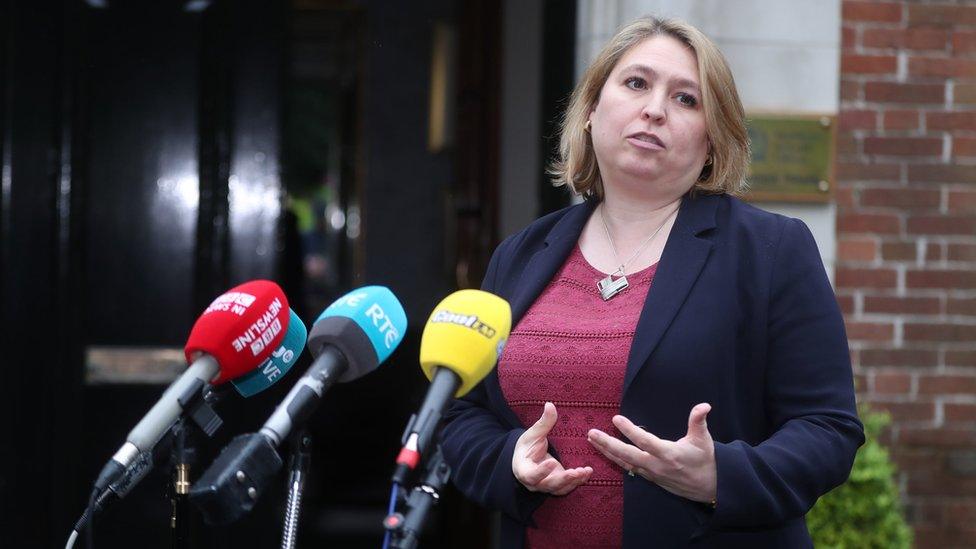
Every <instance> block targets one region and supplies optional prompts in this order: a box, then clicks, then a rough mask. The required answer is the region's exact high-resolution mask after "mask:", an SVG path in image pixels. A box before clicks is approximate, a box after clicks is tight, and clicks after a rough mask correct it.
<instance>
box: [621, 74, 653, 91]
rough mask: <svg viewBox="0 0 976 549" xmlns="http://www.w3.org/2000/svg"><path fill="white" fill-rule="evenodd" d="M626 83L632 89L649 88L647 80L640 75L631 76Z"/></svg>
mask: <svg viewBox="0 0 976 549" xmlns="http://www.w3.org/2000/svg"><path fill="white" fill-rule="evenodd" d="M624 85H625V86H627V87H628V88H630V89H632V90H643V89H646V88H647V82H645V81H644V79H643V78H641V77H639V76H631V77H630V78H628V79H627V80H625V81H624Z"/></svg>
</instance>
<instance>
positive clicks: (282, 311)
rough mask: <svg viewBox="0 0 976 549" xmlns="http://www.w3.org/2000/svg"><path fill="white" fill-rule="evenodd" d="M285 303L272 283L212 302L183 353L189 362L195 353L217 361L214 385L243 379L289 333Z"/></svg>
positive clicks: (260, 283) (242, 289) (233, 292)
mask: <svg viewBox="0 0 976 549" xmlns="http://www.w3.org/2000/svg"><path fill="white" fill-rule="evenodd" d="M288 311H289V309H288V299H287V298H286V297H285V293H284V292H283V291H282V290H281V288H280V287H279V286H278V285H277V284H275V283H274V282H271V281H268V280H252V281H250V282H245V283H244V284H241V285H240V286H236V287H234V288H231V289H230V291H228V292H226V293H224V294H222V295H221V296H220V297H218V298H217V299H215V300H213V302H212V303H211V304H210V306H209V307H207V309H206V310H205V311H204V312H203V314H202V315H200V318H198V319H197V321H196V323H195V324H194V325H193V329H192V330H191V331H190V337H189V339H188V340H187V342H186V347H185V348H184V353H186V360H187V362H192V361H193V360H194V359H195V358H196V355H197V353H207V354H209V355H211V356H213V357H214V358H215V359H217V364H219V365H220V374H219V375H218V376H217V378H216V379H215V380H214V381H213V383H215V384H216V383H223V382H225V381H228V380H231V379H234V378H236V377H239V376H241V375H244V374H246V373H248V372H250V371H251V370H254V369H255V368H257V367H258V365H259V364H261V363H262V362H264V361H265V360H266V359H267V358H268V357H269V356H270V355H271V352H272V351H274V350H275V349H277V348H278V347H280V346H281V341H282V340H283V339H284V338H285V332H286V331H287V329H288Z"/></svg>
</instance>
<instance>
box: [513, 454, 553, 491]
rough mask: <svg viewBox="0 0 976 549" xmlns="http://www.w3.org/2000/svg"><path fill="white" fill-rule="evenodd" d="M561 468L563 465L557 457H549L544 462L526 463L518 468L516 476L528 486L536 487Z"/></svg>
mask: <svg viewBox="0 0 976 549" xmlns="http://www.w3.org/2000/svg"><path fill="white" fill-rule="evenodd" d="M559 469H562V465H560V464H559V462H558V461H556V458H549V459H547V460H545V461H543V462H542V463H531V462H529V463H524V464H520V466H519V467H518V468H517V471H518V474H516V475H515V478H517V479H518V480H519V482H521V483H522V484H524V485H525V486H526V487H527V488H530V489H535V488H536V486H537V485H538V484H539V483H540V482H542V480H543V479H545V478H546V477H548V476H549V475H551V474H552V473H553V472H555V471H557V470H559Z"/></svg>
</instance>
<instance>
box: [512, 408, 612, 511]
mask: <svg viewBox="0 0 976 549" xmlns="http://www.w3.org/2000/svg"><path fill="white" fill-rule="evenodd" d="M554 425H556V406H555V405H554V404H553V403H551V402H547V403H546V404H545V406H544V407H543V409H542V417H540V418H539V421H536V422H535V423H534V424H533V425H532V427H529V428H528V429H526V431H525V432H524V433H522V436H520V437H519V438H518V441H517V442H516V443H515V453H514V455H512V473H513V474H514V475H515V478H516V479H517V480H518V481H519V482H521V483H522V486H525V487H526V488H528V489H529V490H530V491H532V492H545V493H547V494H552V495H554V496H564V495H566V494H568V493H570V492H572V491H573V490H574V489H575V488H576V487H577V486H579V485H580V484H583V483H584V482H586V481H587V480H589V478H590V475H592V474H593V468H592V467H577V468H575V469H565V468H563V466H562V464H561V463H559V461H558V460H556V458H554V457H552V454H550V453H549V440H548V438H547V437H548V435H549V431H551V430H552V428H553V426H554Z"/></svg>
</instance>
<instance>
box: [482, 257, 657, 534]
mask: <svg viewBox="0 0 976 549" xmlns="http://www.w3.org/2000/svg"><path fill="white" fill-rule="evenodd" d="M656 269H657V264H654V265H652V266H650V267H648V268H646V269H644V270H643V271H640V272H637V273H634V274H631V275H628V276H627V280H628V282H629V283H630V287H629V288H627V289H626V290H624V291H623V292H621V293H619V294H617V295H616V296H615V297H613V298H611V299H610V301H603V299H602V298H601V297H600V292H599V291H598V290H597V287H596V283H597V281H598V280H600V279H602V278H604V277H605V276H606V275H605V274H603V273H601V272H600V271H598V270H596V269H595V268H593V266H591V265H590V264H589V263H587V261H586V259H585V258H584V257H583V253H582V252H581V251H580V248H579V246H578V245H577V246H576V247H575V248H574V249H573V252H572V253H571V254H570V255H569V258H568V259H567V260H566V263H565V264H564V265H563V266H562V268H561V269H560V270H559V272H558V273H556V276H554V277H553V279H552V281H551V282H550V283H549V285H548V286H547V287H546V289H545V290H544V291H543V292H542V294H540V295H539V298H538V299H536V301H535V303H534V304H533V305H532V307H531V308H529V310H528V311H527V312H526V313H525V316H523V317H522V319H521V320H520V321H519V323H518V325H517V326H516V327H515V329H514V330H512V333H511V335H510V336H509V338H508V343H507V344H506V346H505V350H504V352H503V353H502V357H501V360H500V361H499V362H498V380H499V382H500V383H501V388H502V392H503V393H504V395H505V400H506V401H507V402H508V405H509V406H510V407H511V408H512V410H513V411H514V412H515V414H516V415H517V416H518V417H519V419H520V420H521V421H522V423H523V424H524V425H526V426H529V425H532V424H533V423H535V422H536V421H537V420H538V419H539V416H541V415H542V408H543V405H544V404H545V403H546V401H550V402H552V403H553V404H555V405H556V412H557V413H558V415H559V419H558V420H557V421H556V425H555V427H553V429H552V431H551V432H550V433H549V445H550V448H554V449H555V451H556V453H558V455H559V459H560V462H561V463H562V464H563V466H564V467H566V468H573V467H584V466H587V465H589V466H591V467H593V474H592V475H591V476H590V479H589V480H588V481H587V482H586V483H585V484H583V485H582V486H579V487H577V488H576V489H575V490H573V491H572V492H570V493H569V494H567V495H565V496H561V497H549V498H547V499H546V500H545V502H544V503H543V504H542V505H541V506H540V507H539V508H538V509H537V510H536V511H535V514H534V515H533V519H534V520H535V523H536V526H537V528H527V529H526V547H527V548H530V549H546V548H565V547H572V548H573V549H579V548H582V547H620V546H621V543H622V542H623V534H622V525H623V498H624V493H623V474H624V471H623V470H622V469H621V468H620V467H617V465H616V464H614V463H613V462H611V461H610V460H608V459H607V458H605V457H604V456H603V454H600V453H599V452H598V451H597V450H596V449H595V448H593V446H592V445H590V443H589V442H587V441H586V433H587V431H588V430H589V429H591V428H594V427H595V428H597V429H600V430H602V431H604V432H606V433H610V434H613V435H619V432H618V431H617V430H616V428H615V427H614V426H613V424H612V423H611V422H610V420H611V418H613V416H614V415H616V414H617V413H619V410H620V397H621V392H622V390H623V382H624V373H625V371H626V368H627V356H628V355H629V353H630V344H631V341H632V340H633V338H634V329H635V327H636V326H637V320H638V318H639V317H640V313H641V309H642V308H643V306H644V298H645V297H646V296H647V291H648V288H649V286H650V284H651V280H652V279H653V278H654V272H655V271H656Z"/></svg>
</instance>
